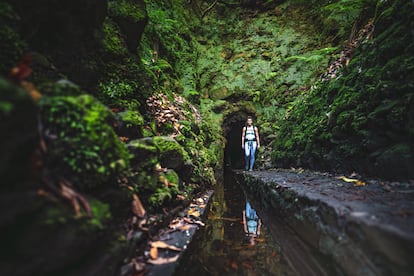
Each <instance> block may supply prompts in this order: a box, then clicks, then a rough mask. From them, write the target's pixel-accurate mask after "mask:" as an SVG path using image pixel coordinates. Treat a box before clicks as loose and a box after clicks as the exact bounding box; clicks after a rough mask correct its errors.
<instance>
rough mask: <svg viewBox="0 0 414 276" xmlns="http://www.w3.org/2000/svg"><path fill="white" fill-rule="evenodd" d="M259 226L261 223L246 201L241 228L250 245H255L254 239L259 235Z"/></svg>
mask: <svg viewBox="0 0 414 276" xmlns="http://www.w3.org/2000/svg"><path fill="white" fill-rule="evenodd" d="M261 226H262V221H261V220H260V218H259V217H258V216H257V214H256V211H255V210H254V209H253V208H252V206H251V205H250V203H249V201H248V200H247V199H246V209H244V210H243V228H244V232H245V233H246V236H247V237H248V238H249V242H250V245H255V243H256V242H255V239H256V238H258V237H259V235H260V228H261Z"/></svg>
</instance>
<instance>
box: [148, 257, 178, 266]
mask: <svg viewBox="0 0 414 276" xmlns="http://www.w3.org/2000/svg"><path fill="white" fill-rule="evenodd" d="M178 257H179V255H177V256H174V257H171V258H158V259H155V260H151V259H149V260H148V261H147V263H149V264H153V265H162V264H169V263H173V262H176V261H177V260H178Z"/></svg>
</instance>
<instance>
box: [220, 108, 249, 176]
mask: <svg viewBox="0 0 414 276" xmlns="http://www.w3.org/2000/svg"><path fill="white" fill-rule="evenodd" d="M247 116H252V117H253V119H254V117H255V116H254V114H252V113H249V112H246V111H238V112H235V113H232V114H230V115H228V116H227V117H226V118H225V119H224V122H223V131H224V135H225V137H226V146H225V148H224V165H225V167H226V168H231V169H243V168H244V154H243V149H242V147H241V134H242V129H243V126H244V125H245V123H246V118H247Z"/></svg>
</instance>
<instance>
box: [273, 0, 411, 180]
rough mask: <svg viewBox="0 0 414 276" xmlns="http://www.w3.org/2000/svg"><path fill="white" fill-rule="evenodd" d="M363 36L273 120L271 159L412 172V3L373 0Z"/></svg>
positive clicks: (380, 172)
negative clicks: (341, 64) (345, 58)
mask: <svg viewBox="0 0 414 276" xmlns="http://www.w3.org/2000/svg"><path fill="white" fill-rule="evenodd" d="M377 14H378V15H377V18H376V22H375V24H376V27H375V32H374V34H373V39H370V38H366V39H365V40H364V41H363V43H362V44H361V45H360V47H359V48H358V49H356V51H355V53H354V55H353V57H352V59H351V60H350V63H349V65H348V66H347V67H345V68H344V69H343V70H342V71H341V73H340V75H339V76H338V77H337V78H334V79H332V80H330V81H328V82H323V83H318V84H317V85H316V87H315V89H312V90H310V91H307V93H306V94H304V95H302V96H300V97H299V98H298V99H297V100H296V101H295V102H294V103H293V104H292V106H291V107H290V111H289V112H288V113H286V115H285V116H284V117H283V118H282V119H280V120H279V122H278V124H279V127H280V129H279V132H278V137H277V138H276V140H275V141H274V143H273V150H274V151H273V161H274V164H275V165H277V166H292V165H293V166H306V167H311V168H316V169H325V170H326V169H329V170H341V171H344V170H345V171H349V172H352V171H358V172H363V173H366V174H371V175H375V176H377V177H387V178H412V177H414V171H413V170H412V169H411V168H413V166H414V142H413V141H414V132H413V125H414V123H413V122H414V113H413V109H414V92H413V88H414V77H413V76H414V58H413V55H412V52H413V51H412V50H413V47H414V43H413V39H412V34H411V29H412V17H413V14H414V4H413V3H412V2H406V1H395V2H393V3H390V2H386V3H382V4H381V5H379V6H378V11H377Z"/></svg>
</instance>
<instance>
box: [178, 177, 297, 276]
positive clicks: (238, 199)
mask: <svg viewBox="0 0 414 276" xmlns="http://www.w3.org/2000/svg"><path fill="white" fill-rule="evenodd" d="M252 245H254V246H252ZM175 275H197V276H202V275H290V273H289V269H288V266H287V265H286V263H285V261H284V259H283V258H281V254H280V248H279V246H278V245H277V244H275V243H274V242H273V241H272V239H271V237H270V235H269V233H268V232H267V229H266V227H265V226H264V225H263V224H262V221H261V219H260V218H259V216H258V214H257V213H256V211H255V210H254V209H253V208H252V205H251V204H250V202H249V201H247V200H246V195H245V194H244V193H243V190H242V189H241V187H240V186H239V185H238V184H237V183H236V182H235V181H234V180H233V178H231V177H225V178H224V181H218V183H217V184H216V186H215V194H214V196H213V198H212V202H211V205H210V210H209V213H208V220H207V222H206V226H205V227H204V228H203V229H200V232H199V233H197V234H196V236H195V239H194V240H193V242H192V243H191V244H190V246H189V248H188V250H187V251H186V253H185V255H184V258H183V260H182V261H181V262H180V267H179V268H178V270H177V271H176V273H175Z"/></svg>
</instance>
